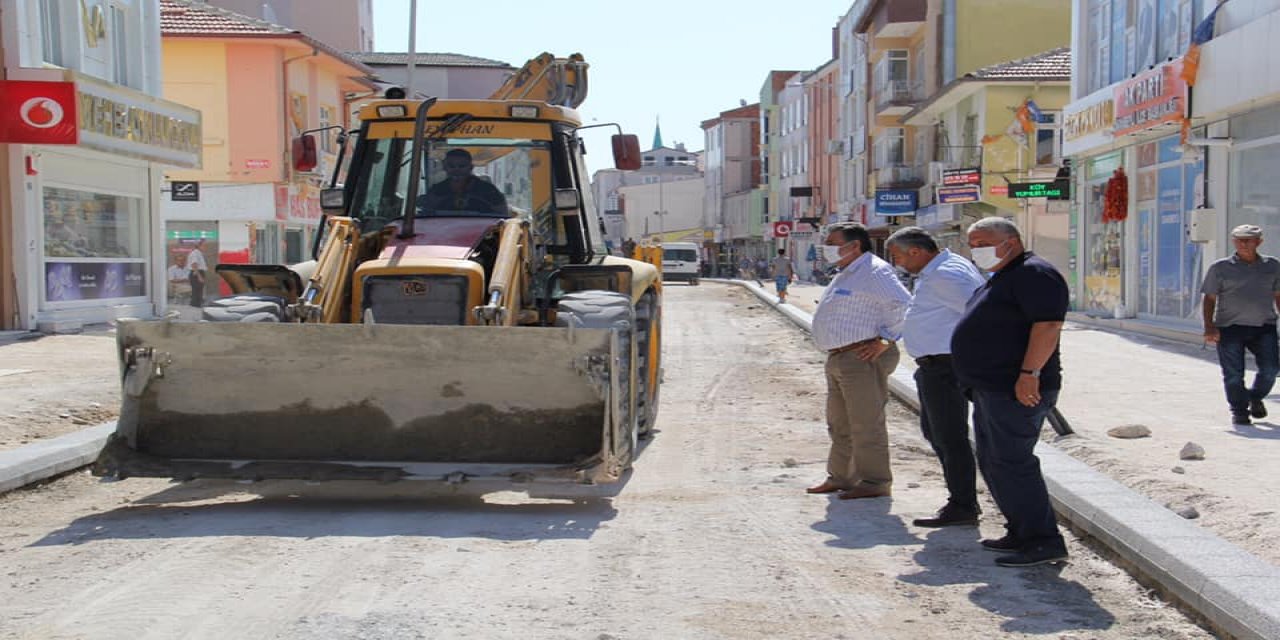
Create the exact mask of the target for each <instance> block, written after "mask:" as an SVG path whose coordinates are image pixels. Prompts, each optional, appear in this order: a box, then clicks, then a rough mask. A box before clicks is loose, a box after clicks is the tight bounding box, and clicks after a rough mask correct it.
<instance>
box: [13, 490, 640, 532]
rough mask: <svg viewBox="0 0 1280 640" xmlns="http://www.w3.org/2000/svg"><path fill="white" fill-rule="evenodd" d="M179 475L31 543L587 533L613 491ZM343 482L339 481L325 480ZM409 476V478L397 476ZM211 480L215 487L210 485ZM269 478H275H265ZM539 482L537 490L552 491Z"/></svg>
mask: <svg viewBox="0 0 1280 640" xmlns="http://www.w3.org/2000/svg"><path fill="white" fill-rule="evenodd" d="M204 482H205V484H201V482H200V481H197V482H192V483H185V484H183V485H178V486H174V487H171V488H169V489H166V490H165V491H161V492H159V493H157V494H154V495H151V496H147V497H146V498H144V499H142V500H139V501H137V502H134V503H131V504H128V505H125V506H121V507H119V508H116V509H112V510H110V511H106V512H102V513H96V514H93V515H89V516H85V517H82V518H78V519H76V520H74V521H73V522H71V523H70V524H69V525H68V526H66V527H64V528H62V529H59V530H57V531H54V532H52V533H50V534H49V535H47V536H45V537H44V538H42V539H41V540H39V541H37V542H36V543H34V544H33V545H32V546H36V547H40V546H57V545H77V544H83V543H86V542H92V541H95V540H102V539H145V538H199V537H217V536H252V537H258V536H264V537H284V538H324V537H384V536H417V537H434V538H489V539H494V540H561V539H587V538H590V537H591V536H592V535H593V534H594V533H595V531H596V529H598V528H599V526H600V524H601V523H602V522H606V521H608V520H612V519H613V518H614V517H615V516H616V515H617V513H618V512H617V509H615V508H614V507H613V501H612V499H611V498H609V497H601V496H590V495H576V496H575V495H567V494H569V493H571V492H570V491H567V490H566V491H563V492H562V494H561V495H560V496H558V497H551V498H548V497H536V498H535V497H529V496H526V495H523V494H517V493H514V492H511V491H510V486H509V485H508V486H507V487H506V488H507V489H508V491H504V492H499V493H487V494H486V492H485V491H483V490H478V488H477V489H471V488H466V489H465V490H457V491H454V490H452V489H449V488H440V487H438V486H437V487H434V488H425V487H421V486H419V487H404V486H396V485H375V484H372V483H366V484H364V485H362V486H356V485H354V484H350V483H344V484H343V485H340V486H334V487H330V486H326V485H311V486H307V487H305V488H306V489H307V491H306V492H304V493H299V492H294V491H293V489H295V488H297V487H298V486H299V485H300V484H301V483H292V482H290V483H283V482H281V483H270V482H263V483H258V484H257V485H251V486H245V485H239V487H238V488H239V492H238V493H236V492H232V491H230V490H229V489H228V487H227V486H225V485H227V484H233V483H226V482H221V481H220V482H209V481H204ZM329 484H334V485H339V483H329ZM401 484H406V483H401ZM209 485H212V486H209ZM267 485H275V486H267ZM550 494H551V492H550V491H547V490H544V491H540V492H539V496H547V495H550Z"/></svg>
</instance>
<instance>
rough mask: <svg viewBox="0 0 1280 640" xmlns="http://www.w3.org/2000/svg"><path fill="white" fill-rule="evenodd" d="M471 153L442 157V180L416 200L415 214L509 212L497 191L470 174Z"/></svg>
mask: <svg viewBox="0 0 1280 640" xmlns="http://www.w3.org/2000/svg"><path fill="white" fill-rule="evenodd" d="M473 169H474V166H473V165H472V163H471V152H469V151H467V150H466V149H450V150H449V152H448V153H446V154H444V172H445V175H446V176H447V177H446V178H445V179H444V180H441V181H440V182H437V183H435V184H433V185H431V188H429V189H427V192H426V193H425V194H423V195H422V197H420V198H418V212H419V213H420V214H424V215H432V214H436V213H439V212H442V211H470V212H476V213H497V214H503V215H505V214H506V213H507V212H508V209H507V199H506V197H505V196H503V195H502V192H501V191H499V190H498V188H497V187H495V186H493V185H492V184H490V183H489V182H487V181H485V180H482V179H480V178H478V177H476V176H475V175H474V174H473V173H472V170H473Z"/></svg>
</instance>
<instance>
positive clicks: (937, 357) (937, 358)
mask: <svg viewBox="0 0 1280 640" xmlns="http://www.w3.org/2000/svg"><path fill="white" fill-rule="evenodd" d="M944 363H946V364H950V363H951V354H949V353H937V354H934V355H931V356H920V357H919V358H916V364H918V365H920V366H922V367H923V366H926V365H931V364H944Z"/></svg>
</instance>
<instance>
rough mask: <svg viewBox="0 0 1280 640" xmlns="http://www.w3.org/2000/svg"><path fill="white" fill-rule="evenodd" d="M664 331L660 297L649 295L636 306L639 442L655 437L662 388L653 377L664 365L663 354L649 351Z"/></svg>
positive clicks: (655, 377) (637, 425)
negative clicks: (658, 368) (653, 435)
mask: <svg viewBox="0 0 1280 640" xmlns="http://www.w3.org/2000/svg"><path fill="white" fill-rule="evenodd" d="M661 328H662V308H661V306H660V304H659V302H658V294H657V293H655V292H653V291H650V292H649V293H646V294H644V296H643V297H641V298H640V304H638V305H636V353H637V356H636V357H637V358H638V360H637V364H636V435H637V436H638V437H640V438H648V437H649V436H650V435H651V434H652V433H653V423H654V421H655V420H657V419H658V389H659V385H658V384H656V383H657V381H658V380H659V378H658V376H657V375H651V374H652V373H654V371H653V369H655V368H657V367H659V366H660V365H661V357H660V356H661V353H658V354H657V356H658V357H655V356H654V355H653V354H651V351H652V349H650V347H651V346H653V345H654V343H656V342H659V339H660V336H661ZM659 375H660V372H659ZM650 380H653V381H654V383H652V384H651V383H650Z"/></svg>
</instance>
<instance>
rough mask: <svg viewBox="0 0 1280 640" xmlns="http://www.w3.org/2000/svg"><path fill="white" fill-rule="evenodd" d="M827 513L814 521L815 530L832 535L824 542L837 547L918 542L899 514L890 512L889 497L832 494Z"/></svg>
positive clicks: (854, 547) (847, 547)
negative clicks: (848, 497) (850, 496)
mask: <svg viewBox="0 0 1280 640" xmlns="http://www.w3.org/2000/svg"><path fill="white" fill-rule="evenodd" d="M829 500H830V503H829V504H828V505H827V517H826V519H825V520H820V521H818V522H815V523H813V527H812V528H813V530H814V531H821V532H823V533H827V534H830V535H832V536H834V538H833V539H831V540H828V541H827V542H826V544H827V546H829V547H837V548H840V549H870V548H872V547H882V546H899V545H908V544H919V543H920V539H919V538H917V537H916V536H914V535H912V534H911V533H910V532H908V531H907V525H906V524H904V523H903V521H902V518H901V517H899V516H896V515H893V514H892V513H889V507H890V505H891V504H892V503H891V502H890V500H892V498H872V499H862V500H841V499H839V498H837V497H835V494H831V497H830V498H829Z"/></svg>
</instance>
